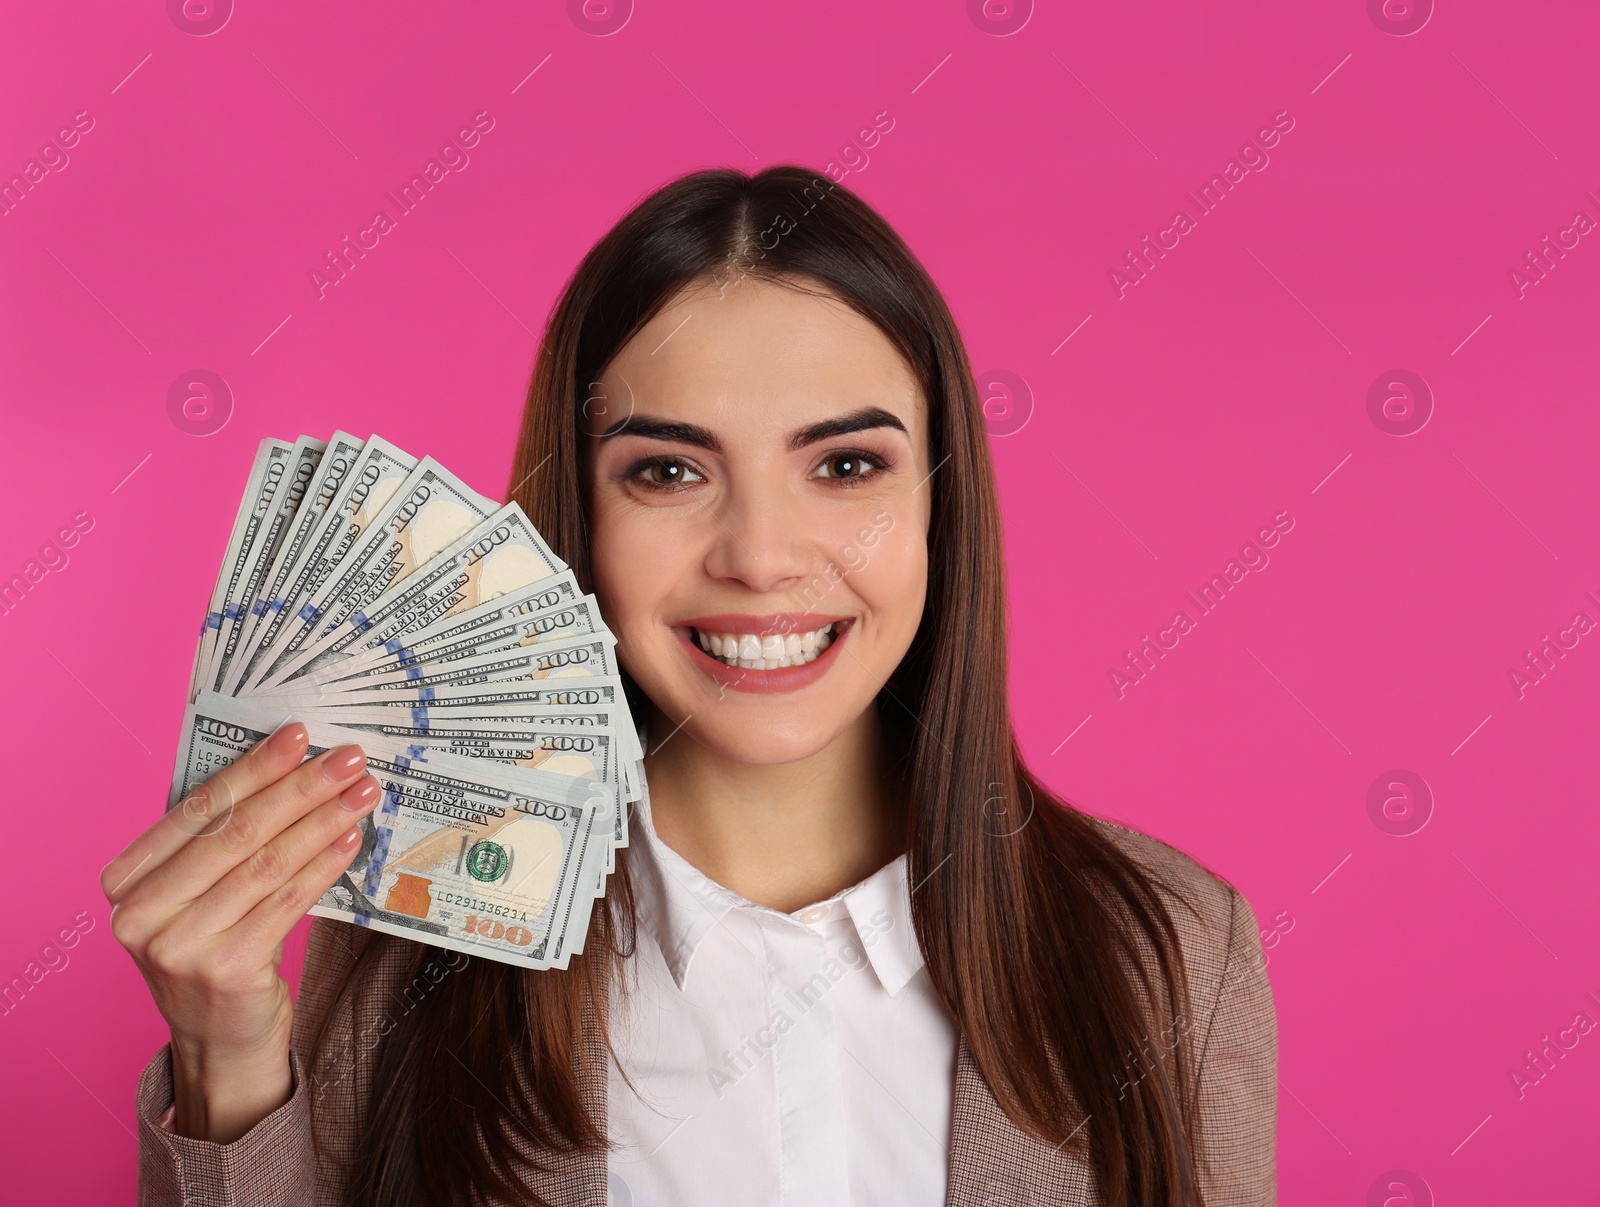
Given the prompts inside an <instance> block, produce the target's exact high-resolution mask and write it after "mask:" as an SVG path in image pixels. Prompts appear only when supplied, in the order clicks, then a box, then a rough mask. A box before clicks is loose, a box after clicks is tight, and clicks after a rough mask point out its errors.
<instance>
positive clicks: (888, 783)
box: [645, 707, 905, 913]
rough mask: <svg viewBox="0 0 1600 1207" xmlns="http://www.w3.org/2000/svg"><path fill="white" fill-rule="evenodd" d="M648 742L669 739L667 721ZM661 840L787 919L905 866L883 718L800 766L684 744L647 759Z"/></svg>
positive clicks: (681, 739) (871, 718) (656, 723)
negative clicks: (896, 862)
mask: <svg viewBox="0 0 1600 1207" xmlns="http://www.w3.org/2000/svg"><path fill="white" fill-rule="evenodd" d="M650 730H651V732H652V733H670V732H671V730H672V725H671V723H670V722H668V721H667V720H666V718H665V717H663V716H662V715H660V714H654V715H653V716H652V718H651V724H650ZM645 769H646V771H647V773H648V774H649V777H650V816H651V820H652V822H653V823H654V826H655V830H656V833H657V835H659V836H660V838H661V841H662V842H664V843H666V845H667V846H669V847H671V848H672V849H673V850H674V851H676V852H677V853H678V854H679V855H681V856H683V858H684V859H686V860H688V862H689V863H691V864H692V865H694V867H696V868H698V869H699V870H700V871H701V872H703V873H704V874H705V875H707V876H709V877H710V878H711V879H712V880H714V881H716V882H717V883H718V884H721V885H724V886H725V887H727V888H730V889H732V890H733V891H734V892H736V893H738V894H739V895H740V896H742V897H745V898H747V899H748V900H750V901H753V902H755V903H756V904H757V905H765V906H767V907H769V908H771V909H776V910H781V911H782V912H784V913H792V912H794V911H795V910H797V909H801V908H803V907H804V906H807V905H810V904H812V903H813V902H816V901H822V900H825V899H827V898H828V897H831V896H833V894H835V893H837V892H839V891H840V890H841V889H846V888H849V887H850V886H851V885H853V884H857V883H859V882H860V881H862V880H864V879H866V878H867V877H868V876H870V875H872V873H873V872H875V871H877V870H878V869H879V868H881V867H883V865H884V864H886V863H888V862H889V861H890V860H892V859H893V858H894V857H895V856H896V855H898V854H900V853H901V851H902V850H903V849H904V846H903V834H904V830H903V826H902V822H903V818H904V813H905V793H904V791H903V788H902V786H901V785H900V783H899V781H898V779H897V777H896V775H895V774H894V771H893V760H892V758H891V756H890V748H889V741H888V736H887V735H886V734H885V732H884V729H883V725H882V722H881V720H880V718H879V716H878V710H877V708H876V707H871V708H868V709H867V711H866V712H865V713H863V714H862V715H861V717H860V718H859V719H858V720H857V721H856V723H855V724H854V725H852V726H851V727H850V728H849V729H847V730H846V731H845V732H844V733H842V734H840V735H839V736H838V737H837V738H835V739H834V741H833V742H832V743H830V744H829V745H828V746H826V747H825V748H823V749H822V750H819V751H818V752H817V753H816V754H814V755H811V756H810V757H808V758H805V759H801V760H799V761H798V762H793V763H743V762H737V761H735V760H732V759H728V758H725V757H723V756H722V755H721V754H719V753H717V752H715V751H712V750H709V749H707V748H706V747H704V746H702V745H700V744H699V743H697V742H695V741H694V740H693V739H692V738H690V737H689V735H688V734H687V733H679V734H677V735H676V736H675V737H673V738H671V739H670V740H668V741H666V742H664V743H663V744H662V745H661V746H660V747H659V748H657V749H654V750H651V751H649V752H648V753H647V754H646V756H645Z"/></svg>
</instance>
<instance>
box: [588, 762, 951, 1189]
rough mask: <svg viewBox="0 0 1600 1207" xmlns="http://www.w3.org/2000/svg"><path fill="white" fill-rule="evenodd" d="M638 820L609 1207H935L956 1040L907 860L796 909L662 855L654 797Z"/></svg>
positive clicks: (617, 994)
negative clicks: (925, 953)
mask: <svg viewBox="0 0 1600 1207" xmlns="http://www.w3.org/2000/svg"><path fill="white" fill-rule="evenodd" d="M640 780H641V783H643V782H644V772H643V768H642V767H641V768H640ZM634 809H635V812H634V814H633V816H632V818H631V820H630V822H629V831H630V840H629V848H628V861H629V867H630V870H631V871H632V873H633V876H634V883H635V886H636V894H637V900H638V911H639V930H638V944H637V947H636V950H635V953H634V956H633V957H632V959H630V960H629V962H628V968H627V973H626V983H625V984H624V985H622V986H616V987H614V989H613V992H612V996H611V1024H610V1025H611V1040H612V1044H613V1045H614V1047H615V1048H616V1051H617V1055H618V1059H619V1061H620V1064H621V1069H622V1071H624V1072H625V1073H626V1074H627V1080H625V1079H624V1078H623V1077H622V1076H619V1074H618V1069H617V1066H616V1065H615V1064H613V1066H612V1067H611V1070H610V1077H609V1094H608V1097H609V1115H610V1125H609V1130H610V1135H611V1138H612V1140H613V1142H614V1143H615V1144H616V1145H617V1147H615V1148H614V1149H613V1151H612V1153H611V1156H610V1158H609V1164H610V1173H611V1203H612V1204H613V1207H666V1205H668V1204H673V1205H677V1204H693V1205H694V1207H720V1205H721V1204H737V1205H739V1207H754V1205H758V1204H782V1205H783V1207H843V1205H846V1204H877V1203H893V1204H896V1205H898V1207H938V1205H939V1204H942V1203H943V1202H944V1196H945V1179H946V1173H947V1167H948V1162H949V1150H950V1109H951V1100H952V1097H953V1088H954V1082H955V1060H956V1029H955V1024H954V1022H953V1021H952V1020H951V1018H950V1016H949V1015H948V1014H947V1013H946V1012H945V1009H944V1007H943V1006H942V1005H941V1004H940V1002H939V1000H938V998H937V997H936V995H935V994H934V992H933V989H932V986H931V985H930V983H929V981H928V973H927V969H926V968H925V967H924V966H923V959H922V951H921V948H920V947H919V945H918V944H917V939H916V935H915V933H914V932H913V931H912V928H911V904H910V896H909V893H908V891H907V884H906V860H905V856H903V855H902V856H900V857H899V858H897V859H895V860H894V861H893V862H892V863H889V864H886V865H885V866H884V867H882V868H880V869H879V870H878V871H877V872H875V873H874V874H873V875H871V876H869V877H867V879H865V880H863V881H862V882H861V883H860V884H857V885H854V886H853V887H851V888H848V889H845V890H844V891H843V892H840V893H837V894H835V895H834V896H832V897H830V898H828V899H827V900H826V901H821V902H818V903H816V904H815V905H810V906H807V907H806V908H805V909H802V910H798V911H796V912H795V913H793V914H784V913H779V912H778V911H777V910H773V909H768V908H766V907H765V906H760V905H756V904H754V903H753V902H751V901H748V900H746V899H745V898H743V897H741V896H739V895H738V894H737V893H735V892H733V891H732V890H730V889H727V888H724V887H723V886H722V885H720V884H717V883H715V882H714V881H712V880H710V879H708V878H707V877H706V876H704V875H702V874H701V873H700V872H698V871H697V870H695V868H693V867H692V866H691V865H690V864H689V863H688V862H687V861H686V860H685V859H684V858H683V857H682V856H680V855H679V854H678V853H677V852H676V851H673V850H672V849H671V848H669V847H667V846H666V845H665V844H664V843H662V841H661V840H660V838H659V837H658V836H657V835H656V833H655V828H654V826H653V825H652V824H651V820H650V793H649V788H648V785H646V787H645V790H644V799H643V800H641V801H639V802H638V804H637V805H635V806H634ZM630 1080H631V1082H632V1085H631V1086H630V1085H629V1081H630Z"/></svg>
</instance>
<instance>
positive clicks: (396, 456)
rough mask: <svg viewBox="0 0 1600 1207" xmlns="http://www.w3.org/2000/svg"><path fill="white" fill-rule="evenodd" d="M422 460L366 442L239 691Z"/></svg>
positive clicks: (272, 655) (299, 562)
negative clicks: (290, 623)
mask: <svg viewBox="0 0 1600 1207" xmlns="http://www.w3.org/2000/svg"><path fill="white" fill-rule="evenodd" d="M416 466H417V458H415V457H413V456H412V455H411V454H410V453H407V452H405V451H404V450H402V449H398V448H396V447H395V446H394V445H392V444H390V443H389V442H388V441H387V440H384V439H383V438H382V437H379V436H373V437H372V438H371V439H370V440H368V441H367V442H366V444H365V445H364V446H362V449H361V453H360V455H359V456H358V457H357V458H356V463H355V465H353V466H352V467H351V469H350V472H349V473H348V474H346V475H345V481H344V485H343V486H341V487H340V488H339V493H338V494H337V495H335V496H334V499H333V502H332V503H330V504H329V505H328V513H327V515H325V516H323V517H322V521H321V522H320V523H319V524H318V525H317V530H316V532H314V533H313V534H312V535H311V537H310V539H308V540H307V541H306V543H305V545H304V547H303V548H302V549H301V550H300V554H299V557H298V558H297V559H296V562H295V565H294V566H293V567H291V568H290V570H289V573H288V575H287V576H286V578H285V583H286V585H285V586H284V588H283V603H282V606H281V607H279V608H278V609H277V610H276V611H274V612H272V613H271V615H270V616H268V617H266V618H265V623H264V624H262V625H261V626H260V627H259V628H258V629H257V631H256V633H255V636H254V641H255V645H254V648H253V649H251V650H250V651H249V652H248V653H247V654H246V655H245V657H246V659H247V665H246V666H245V670H244V673H243V674H242V675H241V676H240V678H239V679H238V680H237V684H238V687H237V691H238V692H239V694H247V693H249V692H250V691H251V689H252V688H253V687H254V686H255V685H256V683H257V682H258V680H259V679H260V678H261V677H262V676H263V675H264V674H265V673H266V672H267V671H268V670H269V669H270V668H271V666H272V665H273V663H275V662H276V661H277V659H278V655H279V653H280V651H281V646H282V643H283V641H284V640H286V639H287V632H288V628H289V621H290V620H291V619H292V618H293V617H294V616H295V615H296V613H298V612H299V610H300V608H301V607H303V606H304V605H305V603H306V601H307V600H309V599H310V598H311V596H312V595H313V594H314V593H315V592H316V590H317V588H319V587H320V586H322V584H323V583H324V582H325V581H326V580H327V578H328V576H329V575H330V574H331V573H332V572H333V571H334V569H335V567H337V566H338V565H339V563H340V562H342V561H343V560H344V558H345V556H346V555H347V554H349V552H350V551H351V550H352V549H353V548H354V547H355V545H356V543H357V541H359V540H360V538H361V534H362V533H363V532H364V531H366V528H367V525H368V524H370V523H371V522H372V521H373V520H374V519H375V518H376V517H377V516H378V514H379V513H380V512H382V510H383V508H384V506H385V504H387V503H388V502H389V499H390V497H391V496H393V494H394V492H395V491H396V490H398V489H399V488H400V484H401V483H402V482H403V481H405V479H406V478H407V477H408V476H409V475H410V473H411V471H412V470H413V469H415V468H416Z"/></svg>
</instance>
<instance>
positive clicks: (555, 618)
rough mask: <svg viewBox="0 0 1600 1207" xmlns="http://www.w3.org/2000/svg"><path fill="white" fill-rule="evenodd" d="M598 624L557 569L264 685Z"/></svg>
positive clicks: (465, 653)
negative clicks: (378, 642) (305, 671)
mask: <svg viewBox="0 0 1600 1207" xmlns="http://www.w3.org/2000/svg"><path fill="white" fill-rule="evenodd" d="M604 627H605V622H604V621H603V620H601V619H600V609H599V604H597V603H596V602H595V598H594V596H592V595H583V594H581V593H580V592H579V591H578V585H577V580H576V579H574V578H573V576H572V572H571V571H570V570H563V571H562V572H561V573H560V574H555V575H552V576H551V577H549V578H547V579H544V580H543V581H541V582H538V583H535V584H534V585H533V586H531V587H519V588H518V589H517V590H515V591H507V592H506V593H505V594H504V595H499V596H496V597H495V598H494V599H491V600H490V601H489V602H488V603H485V604H480V605H478V606H477V607H476V608H471V609H469V610H468V611H465V612H462V613H461V614H460V615H458V616H447V617H445V618H444V619H443V620H440V621H437V622H435V623H434V624H431V625H429V626H428V627H427V628H425V629H421V630H419V631H418V632H416V633H409V634H405V635H403V636H400V637H396V638H393V639H391V640H389V641H386V642H384V644H383V645H381V646H379V647H377V648H375V649H366V650H362V651H361V652H360V653H355V654H351V655H350V656H349V657H347V658H343V659H340V660H338V661H336V662H334V663H332V664H331V665H329V666H327V667H325V668H322V669H320V670H315V671H312V672H310V673H308V674H305V675H301V676H300V677H299V678H298V679H293V680H290V681H289V683H288V684H287V685H285V686H283V687H279V688H273V689H270V690H274V691H303V690H308V689H309V688H310V687H313V686H320V685H321V684H323V683H334V682H342V681H346V680H351V679H356V678H362V677H365V676H367V675H375V674H382V673H384V672H386V671H392V670H404V669H406V668H407V667H411V666H416V665H418V664H419V663H422V662H449V661H453V660H455V659H457V658H470V657H472V656H474V655H476V654H485V653H489V652H490V651H492V650H501V649H508V648H510V647H511V646H514V645H532V644H534V643H535V642H539V641H553V640H556V639H557V638H560V637H576V636H578V635H580V634H583V633H594V632H598V631H599V630H600V629H602V628H604Z"/></svg>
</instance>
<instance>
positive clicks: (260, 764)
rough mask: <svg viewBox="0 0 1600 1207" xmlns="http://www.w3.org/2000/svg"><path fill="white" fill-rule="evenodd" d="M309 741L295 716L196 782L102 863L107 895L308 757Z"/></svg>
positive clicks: (129, 885) (115, 894) (131, 883)
mask: <svg viewBox="0 0 1600 1207" xmlns="http://www.w3.org/2000/svg"><path fill="white" fill-rule="evenodd" d="M306 742H307V738H306V727H305V726H304V725H302V724H301V723H300V722H298V721H291V722H290V723H288V724H287V725H284V726H283V727H282V728H280V729H278V730H277V731H276V732H274V733H272V734H270V735H269V736H267V737H265V738H263V739H262V740H261V741H259V742H257V743H256V744H255V745H254V746H252V747H250V749H249V750H247V751H245V752H244V754H242V755H240V756H239V758H238V759H237V760H235V761H234V763H233V765H232V766H231V767H227V768H224V769H223V770H222V771H219V772H218V773H217V774H216V775H213V776H212V777H211V778H210V779H208V780H206V781H205V782H204V783H202V784H197V785H195V787H194V788H193V789H192V790H191V791H190V792H189V794H188V795H187V796H185V797H184V798H183V799H182V800H181V801H179V802H178V803H177V804H176V805H174V806H173V807H172V808H170V809H168V810H167V811H166V812H165V813H164V814H162V815H161V816H160V817H158V818H157V819H156V820H155V822H154V823H153V824H152V825H151V826H150V827H149V828H148V829H146V830H145V831H144V832H143V833H142V834H140V835H139V836H138V837H137V838H135V839H134V840H133V841H132V842H130V843H129V844H128V845H127V846H126V847H124V848H123V849H122V850H121V851H120V852H119V853H118V855H117V857H116V858H115V859H113V860H112V861H111V862H110V863H108V864H106V866H105V867H103V868H102V869H100V889H101V891H102V892H104V893H105V895H106V900H108V901H110V902H111V904H112V905H116V904H117V903H118V902H119V901H121V900H122V899H123V898H124V897H126V896H127V895H128V894H129V893H130V892H132V891H133V889H134V887H135V886H136V885H137V884H138V883H139V882H140V881H141V880H143V879H144V878H145V877H146V876H148V875H149V874H150V873H151V872H153V871H154V870H155V869H156V868H158V867H160V866H161V865H162V864H163V863H165V862H166V861H167V860H168V859H170V858H172V856H173V855H174V854H175V853H176V852H177V851H179V850H181V849H182V848H183V846H184V845H185V844H186V843H187V842H188V841H189V840H190V839H191V838H193V837H194V836H195V835H196V834H199V833H201V832H202V831H203V830H204V829H205V828H206V826H207V825H209V824H211V823H212V822H213V821H215V820H216V819H217V818H218V817H219V816H221V815H222V814H224V813H226V812H227V810H228V809H230V808H232V807H233V804H234V802H235V801H236V800H240V799H243V796H241V795H240V793H241V792H242V793H243V795H244V796H248V795H250V793H253V792H255V791H257V790H259V788H261V787H264V786H265V785H266V784H268V783H270V782H271V781H272V780H274V779H277V778H278V777H279V776H281V775H283V774H284V773H285V772H287V771H289V770H290V769H291V768H293V767H294V766H295V765H296V764H298V763H299V762H300V760H301V759H302V758H304V757H305V753H306ZM236 769H237V770H236ZM252 784H253V785H255V786H254V787H251V785H252Z"/></svg>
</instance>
